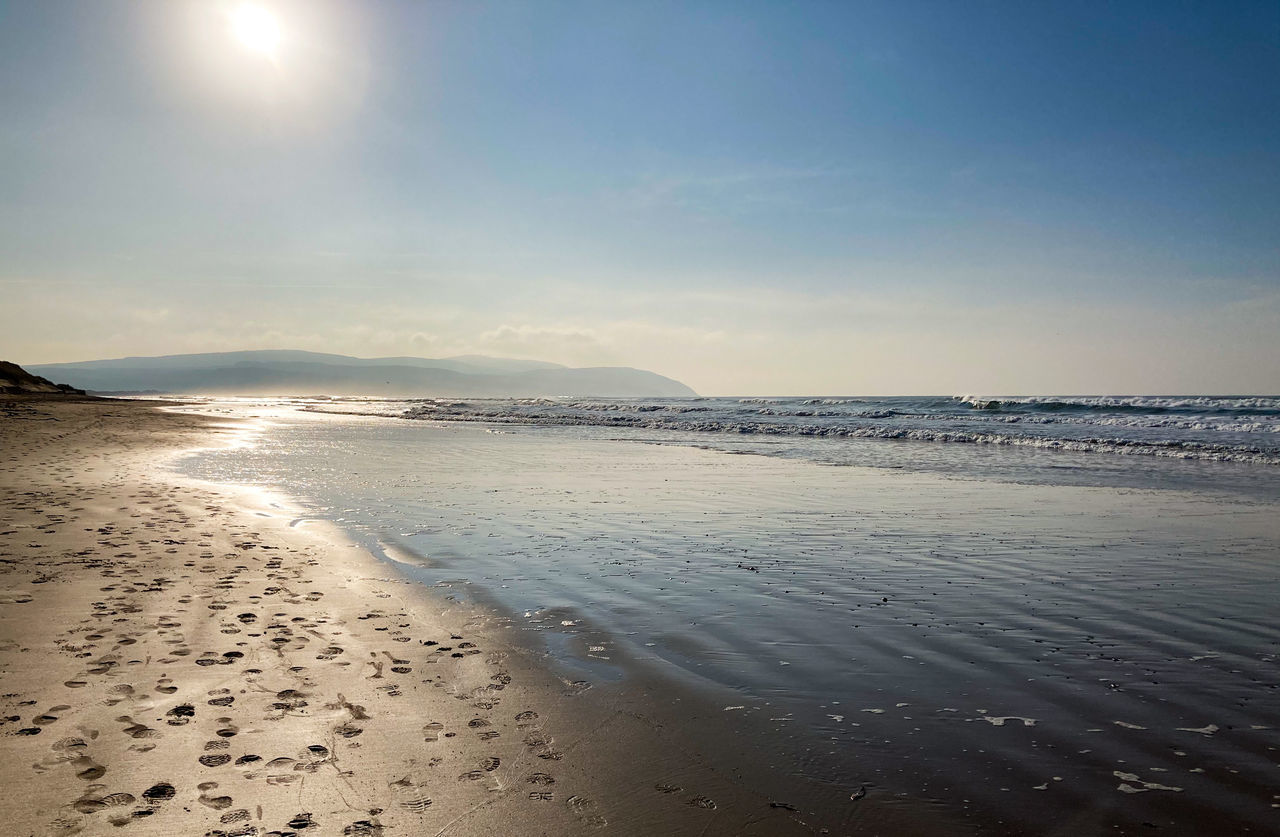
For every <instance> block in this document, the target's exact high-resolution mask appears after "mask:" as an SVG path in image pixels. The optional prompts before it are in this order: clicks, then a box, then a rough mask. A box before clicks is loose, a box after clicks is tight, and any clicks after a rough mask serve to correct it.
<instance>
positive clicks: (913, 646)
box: [185, 408, 1280, 833]
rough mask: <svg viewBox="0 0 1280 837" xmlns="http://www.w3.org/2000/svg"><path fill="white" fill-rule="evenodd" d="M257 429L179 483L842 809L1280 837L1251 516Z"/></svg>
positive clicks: (1229, 503) (1258, 508)
mask: <svg viewBox="0 0 1280 837" xmlns="http://www.w3.org/2000/svg"><path fill="white" fill-rule="evenodd" d="M241 409H244V408H241ZM248 409H252V408H248ZM272 421H273V424H272V426H271V427H270V428H269V429H268V430H267V431H266V432H265V433H264V434H263V435H262V437H261V438H260V439H259V440H258V441H257V443H256V444H254V445H252V446H245V447H240V448H236V449H233V450H230V451H222V452H206V453H204V454H201V455H200V456H199V457H197V458H195V459H192V460H189V461H188V462H187V463H186V466H185V467H186V469H187V470H189V471H190V472H191V473H194V474H196V475H198V476H202V477H205V478H210V479H217V480H229V481H239V482H251V483H259V484H267V485H272V486H275V487H279V488H283V489H285V490H287V491H288V492H289V493H291V494H293V495H294V496H295V497H298V498H299V499H301V500H303V501H304V502H306V503H308V504H310V505H311V506H312V507H313V508H314V509H315V513H316V514H317V515H318V516H324V517H328V518H331V519H336V520H339V521H340V522H341V523H342V524H343V525H344V526H346V527H348V528H349V529H350V530H351V531H352V532H353V533H354V534H355V535H356V536H357V537H358V538H360V539H362V540H363V541H364V542H366V543H367V544H369V545H371V546H373V547H374V548H376V549H381V550H382V551H383V552H384V554H386V555H388V557H389V558H398V559H399V560H401V561H404V562H407V564H408V570H409V572H410V573H411V574H413V575H414V576H415V577H417V578H419V579H421V580H422V581H424V583H428V584H435V585H440V586H447V587H449V588H451V589H450V591H449V592H451V593H452V594H454V595H459V596H465V597H468V598H474V599H477V600H479V601H483V602H485V603H487V604H490V605H492V606H494V607H496V608H499V609H500V610H502V611H505V612H506V613H508V614H510V616H511V617H512V619H513V622H514V624H515V626H516V627H518V628H523V629H527V630H529V631H531V632H533V631H537V632H540V633H541V635H542V636H543V637H544V638H545V639H546V647H547V648H548V649H549V650H550V651H551V652H552V653H553V654H555V655H557V656H558V657H559V658H560V659H561V660H562V661H563V662H565V663H566V664H568V665H572V666H575V667H576V668H578V669H580V670H583V671H586V672H588V675H587V676H588V679H597V680H608V679H617V678H625V677H626V676H627V672H628V670H629V669H630V668H632V667H635V666H643V667H645V668H646V669H647V670H656V671H657V672H659V673H660V674H662V675H664V676H666V677H669V678H671V679H673V680H676V681H679V682H681V683H683V684H685V685H689V686H696V687H699V688H702V689H704V690H708V691H709V692H710V693H711V694H718V695H721V696H722V700H723V704H724V706H725V712H726V713H741V714H742V716H744V717H746V716H750V718H751V726H752V728H753V729H760V730H763V731H764V734H763V736H762V737H761V740H760V743H759V746H760V748H761V751H762V753H763V754H764V757H766V758H768V759H771V760H772V761H773V762H774V763H778V764H785V765H789V766H790V768H791V769H794V770H797V771H801V772H803V773H804V774H806V775H807V776H809V777H811V778H812V779H814V780H815V781H816V782H819V783H821V784H822V785H823V786H824V787H827V788H829V789H830V793H829V794H828V797H827V798H828V800H829V803H830V804H831V805H838V804H841V802H840V800H843V804H845V805H848V804H851V803H849V802H848V799H847V796H848V792H849V790H850V789H857V788H859V787H861V786H863V785H866V786H868V787H869V788H870V789H871V790H872V792H880V793H887V794H907V795H909V797H910V798H914V799H929V800H939V801H942V802H944V803H945V804H947V805H948V806H950V807H952V808H955V809H957V810H960V811H962V812H965V814H966V815H967V816H969V817H971V818H972V820H973V821H974V822H975V823H978V824H980V825H982V826H984V827H985V828H986V829H987V830H989V831H996V832H998V831H1001V830H1005V831H1008V832H1009V833H1017V832H1019V831H1023V832H1025V831H1026V830H1028V829H1030V830H1034V831H1036V832H1040V833H1048V832H1051V831H1054V830H1055V829H1057V830H1062V833H1071V832H1073V831H1076V832H1078V831H1094V830H1101V829H1102V828H1106V827H1110V826H1113V825H1119V826H1121V827H1126V828H1127V827H1130V826H1133V827H1140V826H1141V824H1142V823H1144V822H1149V823H1152V824H1153V825H1156V826H1159V827H1160V828H1162V829H1163V830H1164V831H1166V832H1168V831H1174V832H1175V833H1195V832H1196V831H1197V830H1200V829H1204V828H1206V827H1209V826H1212V827H1214V828H1216V829H1217V830H1218V831H1219V832H1223V830H1224V829H1225V831H1232V832H1244V831H1246V830H1250V829H1251V830H1254V831H1267V830H1269V829H1273V828H1274V823H1275V817H1276V815H1277V813H1280V811H1277V809H1276V807H1275V806H1276V805H1277V804H1278V803H1280V798H1277V797H1275V796H1274V795H1273V794H1274V793H1275V781H1274V779H1275V772H1276V757H1277V752H1278V751H1277V748H1278V747H1280V736H1278V735H1277V733H1276V730H1275V727H1276V726H1277V725H1278V724H1280V694H1278V692H1277V685H1276V680H1275V670H1276V655H1277V653H1280V627H1278V626H1277V625H1276V622H1275V619H1274V609H1275V604H1274V603H1275V602H1276V601H1280V572H1278V569H1280V568H1278V566H1277V562H1278V561H1280V546H1278V544H1280V514H1277V511H1280V504H1278V503H1277V502H1276V501H1275V500H1274V498H1272V497H1269V496H1268V495H1267V494H1266V493H1265V492H1262V493H1258V492H1255V493H1254V494H1253V495H1251V496H1250V495H1245V494H1242V493H1241V492H1238V491H1233V490H1230V489H1227V490H1224V491H1213V490H1205V489H1204V488H1203V487H1202V486H1200V485H1197V486H1196V487H1197V490H1196V491H1170V490H1152V489H1132V488H1117V487H1111V486H1103V487H1097V486H1089V485H1085V486H1080V485H1053V484H1012V483H1009V482H1003V481H999V480H997V479H993V478H992V477H991V475H990V474H986V475H984V476H985V478H984V479H954V478H948V477H946V476H942V475H939V474H936V473H929V472H924V471H918V470H917V471H911V470H905V471H904V470H890V469H884V468H866V467H830V466H824V465H822V464H818V463H817V462H816V461H814V460H813V459H812V458H811V457H806V459H805V460H803V461H797V460H793V459H787V458H776V457H775V458H770V457H762V456H730V455H726V454H725V453H724V452H722V451H713V450H703V449H699V448H697V447H693V446H691V445H695V444H698V442H697V441H696V440H694V439H687V440H681V439H679V438H675V437H672V436H670V435H667V436H663V437H661V441H662V442H664V444H653V443H646V442H643V441H635V440H619V439H616V438H613V439H610V438H602V437H601V436H600V435H599V434H598V432H597V431H598V429H590V430H586V431H584V429H583V428H580V427H555V426H553V427H545V426H539V427H510V426H507V427H502V428H500V429H501V431H502V432H491V431H492V430H494V429H495V428H494V427H487V426H485V425H479V424H458V423H453V424H438V423H434V422H421V421H418V422H413V421H404V420H397V419H381V418H379V419H375V418H355V417H337V416H316V415H287V414H284V415H277V416H276V417H275V418H273V420H272ZM615 435H616V434H615ZM680 441H685V442H686V444H683V445H681V444H673V442H680ZM857 443H858V444H862V445H876V444H879V445H892V444H893V443H892V442H883V441H867V440H858V442H857ZM1012 453H1013V454H1014V455H1016V454H1017V453H1019V452H1012ZM1026 453H1027V455H1028V456H1041V455H1043V453H1042V452H1038V451H1028V452H1026ZM894 455H895V456H897V455H898V454H896V453H895V454H894ZM1015 464H1016V466H1017V467H1018V468H1021V469H1022V470H1027V469H1029V468H1030V467H1031V466H1030V465H1029V464H1027V463H1021V464H1018V463H1015ZM1224 467H1225V466H1224ZM1233 467H1236V468H1255V469H1256V468H1257V467H1259V466H1257V465H1234V466H1233ZM1233 480H1234V481H1236V482H1241V481H1244V482H1247V476H1239V475H1238V474H1235V473H1234V472H1233V474H1232V478H1231V479H1224V484H1228V485H1229V484H1231V483H1232V482H1233ZM1044 481H1045V482H1048V479H1047V478H1046V479H1045V480H1044ZM1157 482H1158V481H1157ZM836 819H839V817H838V816H837V817H836Z"/></svg>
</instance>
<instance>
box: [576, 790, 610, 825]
mask: <svg viewBox="0 0 1280 837" xmlns="http://www.w3.org/2000/svg"><path fill="white" fill-rule="evenodd" d="M566 804H568V806H569V810H570V811H573V813H574V814H575V815H576V816H577V817H578V818H579V819H581V820H582V821H583V823H585V824H586V825H589V826H591V827H592V828H604V827H605V826H606V825H608V824H609V821H608V820H606V819H605V818H604V817H603V816H601V814H600V813H599V809H598V807H597V806H596V804H595V803H594V802H592V801H591V800H590V799H586V798H585V797H581V796H571V797H569V799H568V801H567V803H566Z"/></svg>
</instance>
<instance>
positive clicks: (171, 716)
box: [164, 703, 196, 727]
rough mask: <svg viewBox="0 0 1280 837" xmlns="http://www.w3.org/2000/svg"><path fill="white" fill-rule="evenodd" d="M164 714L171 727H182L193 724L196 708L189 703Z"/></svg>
mask: <svg viewBox="0 0 1280 837" xmlns="http://www.w3.org/2000/svg"><path fill="white" fill-rule="evenodd" d="M164 714H165V718H166V719H167V723H168V724H169V726H171V727H180V726H184V725H186V724H189V723H191V719H192V718H194V717H195V715H196V708H195V707H194V706H192V705H191V704H189V703H183V704H179V705H178V706H175V707H173V708H172V709H170V710H169V711H168V712H166V713H164Z"/></svg>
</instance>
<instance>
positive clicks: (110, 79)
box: [0, 0, 1280, 395]
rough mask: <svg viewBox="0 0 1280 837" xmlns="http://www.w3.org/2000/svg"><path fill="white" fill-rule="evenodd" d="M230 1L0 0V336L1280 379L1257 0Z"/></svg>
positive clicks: (759, 385)
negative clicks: (1003, 0)
mask: <svg viewBox="0 0 1280 837" xmlns="http://www.w3.org/2000/svg"><path fill="white" fill-rule="evenodd" d="M243 5H244V4H242V3H240V2H231V0H226V2H223V0H152V2H135V1H134V0H83V1H82V2H12V3H8V2H3V0H0V115H2V116H0V357H2V358H4V359H10V360H14V361H17V362H20V363H38V362H55V361H73V360H86V359H93V358H103V357H116V356H121V355H129V354H172V353H179V352H198V351H218V350H232V349H249V348H300V349H312V350H318V351H331V352H339V353H344V354H353V355H360V356H379V355H404V354H410V355H418V356H425V357H439V356H445V355H451V354H459V353H466V352H478V353H484V354H496V355H508V356H517V357H533V358H539V359H544V360H553V361H558V362H561V363H566V364H570V365H574V366H588V365H628V366H637V367H642V368H647V369H651V370H654V371H656V372H660V373H662V374H666V375H670V376H672V377H675V378H678V379H680V380H682V381H684V382H685V383H688V384H689V385H690V386H692V387H694V388H695V389H696V390H698V391H699V392H701V393H704V394H743V395H746V394H777V395H783V394H886V393H887V394H893V393H937V394H956V393H962V392H965V393H969V392H977V393H983V394H1020V393H1049V392H1053V393H1066V392H1070V393H1133V392H1142V393H1157V392H1158V393H1181V392H1210V393H1248V392H1265V393H1276V392H1280V4H1277V3H1275V2H1274V1H1273V0H1266V2H1247V0H1238V1H1237V2H1229V3H1219V2H1202V3H1195V2H1186V3H1173V2H1167V1H1166V0H1159V2H1152V3H1142V2H1136V0H1135V2H1124V3H1075V2H1061V3H1026V2H1007V3H988V2H978V0H974V2H937V3H926V2H910V0H890V1H889V2H811V3H805V2H785V3H784V2H753V0H726V2H696V0H695V2H688V0H683V1H682V2H670V3H665V2H656V1H655V0H645V2H630V1H629V0H627V1H626V2H623V0H617V1H616V2H610V1H609V0H583V2H553V0H539V2H527V3H521V2H514V1H513V0H505V1H504V2H493V3H487V2H481V0H466V1H465V2H463V0H456V1H454V2H439V3H430V2H403V3H392V2H361V3H355V2H341V3H339V2H327V1H326V0H294V1H293V2H288V1H287V0H280V2H273V1H272V0H262V2H259V3H256V4H252V5H253V6H255V7H256V8H254V9H249V10H246V9H244V8H242V6H243ZM255 21H256V22H255Z"/></svg>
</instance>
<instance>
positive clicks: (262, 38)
mask: <svg viewBox="0 0 1280 837" xmlns="http://www.w3.org/2000/svg"><path fill="white" fill-rule="evenodd" d="M231 31H232V32H233V33H234V34H235V37H236V40H238V41H239V42H240V44H241V46H243V47H245V48H246V49H249V50H252V51H254V52H258V53H261V54H263V55H265V56H267V57H269V58H274V57H275V54H276V49H277V47H279V46H280V24H279V22H277V21H276V17H275V15H273V14H271V12H269V11H268V10H266V9H264V8H263V7H262V6H256V5H253V4H252V3H245V4H244V5H243V6H240V7H239V8H238V9H236V10H235V11H234V12H233V13H232V15H231Z"/></svg>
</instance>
